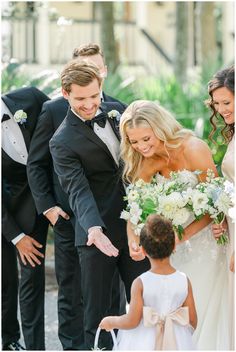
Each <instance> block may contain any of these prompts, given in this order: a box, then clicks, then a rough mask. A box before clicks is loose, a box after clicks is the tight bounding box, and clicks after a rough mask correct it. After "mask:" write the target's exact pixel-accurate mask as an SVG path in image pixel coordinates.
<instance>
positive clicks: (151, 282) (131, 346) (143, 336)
mask: <svg viewBox="0 0 236 352" xmlns="http://www.w3.org/2000/svg"><path fill="white" fill-rule="evenodd" d="M139 277H140V279H141V280H142V283H143V301H144V307H151V308H152V309H153V310H154V311H156V313H157V314H158V315H160V316H162V317H165V316H167V315H169V314H170V313H172V312H175V311H176V310H177V309H178V308H180V307H181V306H182V304H183V303H184V301H185V299H186V297H187V295H188V281H187V277H186V275H185V274H184V273H181V272H179V271H175V272H174V273H173V274H169V275H159V274H155V273H152V272H151V271H147V272H145V273H144V274H142V275H140V276H139ZM144 309H145V308H144ZM173 327H174V336H175V340H176V350H193V349H195V348H194V344H193V341H192V332H193V328H192V327H191V326H190V325H189V324H187V325H185V326H182V325H179V324H178V323H176V322H173ZM156 336H157V327H156V326H155V325H154V326H151V327H146V326H144V322H143V319H142V320H141V322H140V323H139V325H138V326H137V327H136V328H135V329H131V330H119V332H118V336H117V340H118V350H126V351H140V350H146V351H153V350H155V343H156Z"/></svg>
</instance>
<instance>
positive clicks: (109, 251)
mask: <svg viewBox="0 0 236 352" xmlns="http://www.w3.org/2000/svg"><path fill="white" fill-rule="evenodd" d="M92 244H94V245H95V246H96V247H97V248H98V249H99V250H100V251H101V252H102V253H104V254H106V255H108V257H112V256H113V257H117V256H118V254H119V251H118V249H117V248H116V247H114V246H113V244H112V243H111V241H110V240H109V238H108V237H107V236H106V235H104V233H103V232H102V230H101V229H100V228H99V227H94V228H91V229H89V234H88V242H87V246H91V245H92Z"/></svg>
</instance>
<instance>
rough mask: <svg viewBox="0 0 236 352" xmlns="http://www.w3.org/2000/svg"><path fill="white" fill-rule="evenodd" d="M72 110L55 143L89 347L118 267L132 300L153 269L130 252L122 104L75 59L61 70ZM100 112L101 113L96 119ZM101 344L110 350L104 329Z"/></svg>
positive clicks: (89, 68)
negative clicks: (104, 98)
mask: <svg viewBox="0 0 236 352" xmlns="http://www.w3.org/2000/svg"><path fill="white" fill-rule="evenodd" d="M61 82H62V93H63V95H64V97H65V98H66V99H68V101H69V104H70V110H69V111H68V114H67V116H66V118H65V119H64V121H63V122H62V124H61V125H60V127H59V128H58V130H57V131H56V133H55V134H54V136H53V137H52V139H51V141H50V150H51V153H52V157H53V162H54V167H55V171H56V173H57V174H58V177H59V180H60V182H61V184H62V187H63V189H64V190H65V192H66V193H68V195H69V203H70V206H71V209H72V210H73V213H74V221H75V244H76V246H77V247H78V252H79V257H80V264H81V277H82V293H83V300H84V329H85V343H86V348H87V349H91V348H92V347H93V343H94V336H95V332H96V329H97V327H98V324H99V322H100V319H102V318H103V317H104V316H106V315H109V313H110V303H111V291H112V279H113V275H114V273H115V270H116V268H118V270H119V273H120V275H121V278H122V280H123V282H124V284H125V288H126V295H127V298H128V300H129V297H130V287H131V284H132V281H133V280H134V278H135V277H137V276H138V275H139V274H141V273H142V272H144V271H146V270H147V269H148V268H149V264H148V262H147V261H146V260H144V261H141V262H134V261H132V259H131V258H130V256H129V250H128V244H127V236H126V223H125V221H124V220H122V219H120V213H121V211H122V209H123V208H125V203H124V200H123V197H124V195H125V190H124V187H123V184H122V180H121V167H120V162H119V131H118V128H119V126H118V125H119V116H120V114H121V113H123V111H124V108H123V106H122V105H121V104H120V103H115V102H109V103H106V102H102V103H101V102H100V89H101V82H102V78H101V76H100V74H99V71H98V68H97V66H94V65H93V64H92V63H85V62H76V61H74V62H71V63H69V64H68V65H67V66H66V67H65V68H64V70H63V71H62V74H61ZM98 112H102V113H101V115H99V116H98V117H97V118H96V120H93V118H94V117H95V115H96V114H97V113H98ZM93 128H94V130H93ZM100 346H101V347H105V348H107V349H111V347H112V342H111V340H110V336H109V334H107V333H106V332H103V333H102V334H101V338H100Z"/></svg>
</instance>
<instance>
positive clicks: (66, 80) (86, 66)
mask: <svg viewBox="0 0 236 352" xmlns="http://www.w3.org/2000/svg"><path fill="white" fill-rule="evenodd" d="M94 79H96V80H97V81H98V84H99V87H100V86H101V83H102V77H101V75H100V72H99V69H98V67H97V66H96V65H94V64H93V63H88V62H84V61H81V62H78V60H72V61H70V62H69V63H68V64H67V65H66V66H65V67H64V69H63V70H62V73H61V86H62V88H63V89H65V91H66V92H67V93H70V91H71V85H72V84H77V85H78V86H81V87H86V86H87V85H89V84H90V83H92V82H93V80H94Z"/></svg>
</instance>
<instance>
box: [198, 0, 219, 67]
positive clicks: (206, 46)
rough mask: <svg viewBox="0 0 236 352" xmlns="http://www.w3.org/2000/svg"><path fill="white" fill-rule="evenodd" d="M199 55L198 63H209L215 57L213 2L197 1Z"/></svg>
mask: <svg viewBox="0 0 236 352" xmlns="http://www.w3.org/2000/svg"><path fill="white" fill-rule="evenodd" d="M197 6H198V7H199V11H198V13H199V25H200V26H199V27H200V30H199V33H200V38H199V39H200V56H199V64H201V65H203V64H204V63H210V62H211V61H212V60H216V58H217V44H216V24H215V16H214V8H215V3H214V2H205V1H204V2H198V3H197Z"/></svg>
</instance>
